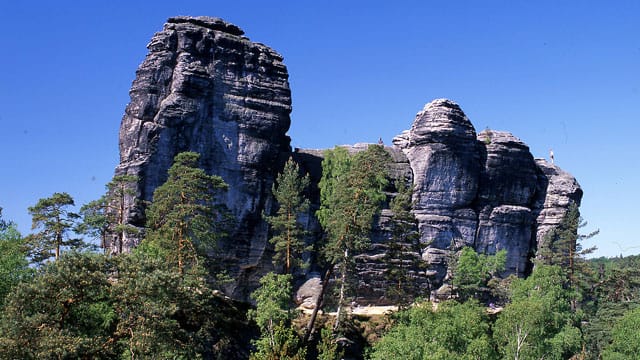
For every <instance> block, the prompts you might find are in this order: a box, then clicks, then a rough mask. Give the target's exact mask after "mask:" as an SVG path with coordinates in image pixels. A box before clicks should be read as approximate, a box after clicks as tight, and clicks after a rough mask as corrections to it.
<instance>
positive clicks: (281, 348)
mask: <svg viewBox="0 0 640 360" xmlns="http://www.w3.org/2000/svg"><path fill="white" fill-rule="evenodd" d="M291 279H292V277H291V274H285V275H278V274H274V273H268V274H267V275H265V276H263V277H262V278H261V279H260V287H259V288H258V289H257V290H255V291H254V292H253V293H252V294H251V298H252V299H254V300H255V301H256V309H255V310H249V314H248V316H249V318H251V319H253V320H254V321H255V322H256V323H257V324H258V327H259V328H260V331H261V333H262V336H261V337H260V339H258V340H257V341H255V343H254V345H255V346H256V351H255V352H254V353H253V354H252V356H251V358H252V359H274V360H275V359H304V357H305V353H306V351H305V349H304V347H302V344H301V342H300V339H299V337H298V334H297V333H296V332H295V331H294V330H293V328H291V326H290V323H291V320H292V319H293V314H292V312H291V310H290V309H291V292H292V290H291Z"/></svg>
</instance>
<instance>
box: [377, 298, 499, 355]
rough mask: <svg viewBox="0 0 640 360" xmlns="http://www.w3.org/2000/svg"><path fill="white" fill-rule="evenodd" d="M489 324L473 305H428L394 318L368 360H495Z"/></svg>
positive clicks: (475, 304) (446, 303) (414, 308)
mask: <svg viewBox="0 0 640 360" xmlns="http://www.w3.org/2000/svg"><path fill="white" fill-rule="evenodd" d="M495 358H496V356H495V353H494V350H493V344H492V342H491V338H490V335H489V321H488V318H487V315H486V313H485V310H484V308H483V307H481V306H479V305H478V304H477V303H475V302H472V301H471V302H466V303H458V302H453V301H447V302H443V303H440V304H439V305H438V308H437V310H434V309H433V308H432V306H431V303H424V304H421V305H419V306H415V307H412V308H410V309H407V310H405V311H402V312H400V313H399V314H398V315H397V323H396V324H395V325H394V326H393V327H392V328H391V330H390V331H389V332H388V333H387V334H386V335H384V337H383V338H382V339H381V340H380V341H379V342H378V343H376V344H375V345H374V346H373V351H372V352H371V359H373V360H376V359H384V360H388V359H416V360H418V359H420V360H421V359H495Z"/></svg>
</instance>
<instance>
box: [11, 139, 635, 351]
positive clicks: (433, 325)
mask: <svg viewBox="0 0 640 360" xmlns="http://www.w3.org/2000/svg"><path fill="white" fill-rule="evenodd" d="M199 157H200V155H199V154H197V153H193V152H184V153H180V154H178V155H176V157H175V158H174V162H173V165H172V166H171V168H170V169H169V171H168V178H167V181H166V182H165V183H164V184H163V185H161V186H159V187H158V188H157V189H156V190H155V192H154V194H153V201H152V202H151V203H150V204H149V205H148V206H147V211H146V221H147V223H146V227H145V228H144V229H139V228H136V227H132V226H131V225H129V224H127V223H126V222H125V216H124V213H123V211H124V210H123V209H124V201H125V198H126V196H127V194H128V192H129V191H131V190H130V189H131V186H130V185H131V184H132V183H133V182H135V181H136V180H137V179H136V178H135V177H133V176H130V175H118V176H115V177H114V178H113V179H112V181H111V182H110V183H109V184H107V186H106V191H105V194H104V196H102V197H101V198H100V199H97V200H95V201H92V202H90V203H88V204H84V205H82V206H81V207H80V208H79V211H77V212H76V211H75V210H74V209H75V208H76V207H75V206H76V204H75V203H74V200H73V198H72V196H71V195H69V194H67V193H54V194H52V196H51V197H48V198H43V199H40V200H39V201H38V202H37V203H36V204H34V205H33V206H32V207H30V208H29V209H28V211H29V213H30V214H31V216H32V220H33V224H32V232H31V233H30V234H20V233H19V232H18V230H17V226H16V224H15V223H13V222H12V221H11V220H10V219H4V218H2V217H1V212H0V318H1V319H0V358H2V359H247V358H248V359H272V360H275V359H323V360H330V359H516V360H518V359H636V358H637V357H638V355H637V354H640V332H638V330H637V329H639V328H640V307H638V304H640V256H628V257H619V258H597V259H593V258H591V259H590V258H588V255H589V254H590V253H592V251H593V248H583V247H582V243H583V241H584V240H585V239H587V238H589V237H591V236H593V235H595V233H591V234H582V233H581V229H582V228H583V226H584V224H585V222H584V220H583V219H582V218H581V217H580V213H579V209H578V207H577V206H572V207H570V209H569V211H568V212H567V215H566V216H565V218H564V220H563V221H562V223H561V224H560V225H559V226H558V227H557V228H555V229H554V230H553V231H551V232H550V233H549V234H547V236H546V238H545V241H544V246H542V247H541V248H539V249H537V251H536V254H534V257H533V259H532V261H533V263H534V267H533V269H532V270H531V272H530V274H529V275H528V276H526V277H522V278H518V277H516V276H514V275H509V276H505V274H504V269H505V261H506V257H507V254H506V252H504V251H499V252H497V253H496V254H493V255H487V254H479V253H476V252H475V251H474V250H473V249H471V248H468V247H465V248H462V249H460V250H459V251H457V252H456V253H455V255H453V256H452V257H451V258H450V259H448V261H449V262H450V263H451V264H453V266H452V271H451V274H449V275H450V276H448V282H449V283H448V286H449V287H450V293H449V296H448V297H447V298H446V299H433V298H430V296H429V293H428V292H425V291H424V289H422V288H421V287H418V286H415V283H414V282H413V281H412V278H413V277H414V276H415V272H414V271H413V270H412V269H416V268H418V269H422V270H421V271H428V269H427V268H426V266H427V265H426V264H425V263H424V262H423V261H422V259H421V256H420V244H419V242H418V240H419V236H418V234H417V230H416V226H415V224H416V220H415V218H414V216H413V214H412V212H411V208H412V187H411V184H406V183H405V182H403V181H401V180H395V181H396V182H397V183H394V184H390V181H392V180H390V177H389V176H388V174H387V168H388V163H389V161H390V159H389V155H388V153H386V152H385V151H384V148H383V147H382V146H378V145H370V146H369V147H368V148H367V149H366V150H364V151H361V152H357V153H355V154H350V153H349V152H348V151H347V150H345V149H344V148H341V147H335V148H334V149H332V150H327V151H325V154H324V160H323V162H322V179H321V181H320V183H319V188H320V197H321V203H320V208H319V209H318V210H317V211H316V214H315V215H316V217H317V219H318V221H319V223H320V224H321V226H322V229H323V232H324V236H323V237H322V239H323V241H322V242H321V243H320V244H314V246H313V247H310V246H309V244H307V243H305V241H304V238H305V234H304V227H303V226H302V224H301V223H300V216H299V215H300V214H301V213H303V212H305V211H307V210H308V207H309V201H308V199H307V198H306V197H305V194H306V193H307V192H306V188H307V187H308V186H309V178H308V176H307V175H306V174H303V173H302V172H301V170H300V169H299V167H298V165H297V164H296V163H295V162H294V161H292V160H289V161H288V162H287V163H286V164H285V166H284V169H283V170H282V172H281V173H280V174H279V176H278V178H277V179H276V183H275V184H274V186H273V189H272V193H273V197H274V198H275V200H276V202H277V204H278V208H277V212H275V213H273V214H271V215H264V216H265V219H266V221H267V223H268V224H269V226H270V228H271V229H270V234H272V236H271V238H270V239H269V242H270V244H271V246H272V247H273V258H272V262H273V269H274V271H272V272H269V273H267V274H265V275H264V276H263V277H262V278H261V279H260V286H259V287H258V288H257V289H256V290H255V291H254V292H253V293H252V294H251V299H252V300H253V302H252V303H244V302H239V301H236V300H233V299H231V298H230V297H229V296H227V295H226V294H225V284H226V283H228V282H229V281H230V279H229V274H227V272H226V271H225V265H224V259H223V255H224V254H222V253H221V251H219V247H218V243H219V242H220V241H221V239H223V238H225V237H226V236H229V234H228V231H227V229H228V228H229V226H230V225H229V223H230V222H231V221H233V220H232V217H231V216H230V215H229V214H228V212H227V209H225V207H224V206H222V205H221V204H220V201H219V198H220V195H221V194H223V193H224V192H225V191H226V190H227V188H228V185H227V184H226V183H225V182H224V181H223V179H222V178H220V177H218V176H214V175H209V174H207V173H205V171H204V170H202V169H201V168H200V167H199ZM389 185H392V186H394V187H395V188H396V189H397V190H398V191H397V196H395V197H394V198H393V199H391V200H390V203H389V208H390V209H391V210H392V214H393V215H392V217H391V220H390V224H389V229H388V231H389V234H390V242H389V243H388V244H387V246H388V251H387V252H386V254H387V255H386V256H387V258H386V259H385V261H388V270H387V271H386V274H385V276H386V277H387V279H388V280H389V282H390V283H391V284H393V286H390V287H389V288H388V289H387V291H388V294H387V296H388V297H389V298H391V299H393V300H394V303H395V305H396V307H397V309H398V310H397V311H392V312H388V313H385V314H373V315H361V314H356V313H355V312H354V311H353V310H354V307H355V306H357V305H354V301H353V299H354V296H355V295H354V288H355V285H356V284H357V281H358V273H357V271H356V263H355V259H356V255H358V254H360V253H362V252H363V251H365V250H366V249H367V248H368V247H369V246H370V245H371V239H370V233H371V230H372V226H373V224H374V220H375V218H376V217H377V216H378V215H379V212H380V209H381V206H382V204H383V203H384V202H385V201H389V199H388V198H387V194H386V193H385V192H384V189H385V188H387V187H388V186H389ZM138 232H140V233H141V236H143V239H144V240H143V241H142V242H141V244H140V245H139V246H137V247H136V248H135V249H134V250H133V251H131V252H129V253H128V252H126V251H125V252H122V251H120V252H114V253H109V251H107V247H106V246H105V244H106V243H107V241H111V242H113V243H115V244H116V247H118V246H120V247H122V243H123V241H124V239H125V238H126V237H127V235H128V234H132V233H138ZM308 254H313V256H315V258H316V259H317V260H316V261H317V262H318V263H319V264H321V266H322V268H323V273H322V288H321V293H320V294H319V296H318V298H317V302H316V306H315V308H314V310H313V311H312V312H310V313H304V312H301V311H299V310H298V309H297V308H296V305H295V303H294V287H295V286H296V284H298V283H299V279H298V277H299V276H300V273H301V272H300V270H301V269H304V268H305V267H306V266H308V263H307V261H306V259H308V258H309V257H308V256H307V255H308Z"/></svg>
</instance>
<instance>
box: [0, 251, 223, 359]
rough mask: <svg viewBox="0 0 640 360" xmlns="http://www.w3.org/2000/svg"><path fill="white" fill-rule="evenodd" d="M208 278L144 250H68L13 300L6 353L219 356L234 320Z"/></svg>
mask: <svg viewBox="0 0 640 360" xmlns="http://www.w3.org/2000/svg"><path fill="white" fill-rule="evenodd" d="M205 275H206V273H205V272H204V271H203V270H202V269H197V268H195V267H192V268H190V269H189V272H187V273H185V274H179V273H177V272H176V271H175V269H174V268H173V267H172V266H169V264H167V263H166V262H165V261H164V260H163V259H160V258H156V257H153V256H150V254H146V253H141V252H139V251H136V252H134V253H133V254H122V255H120V256H118V257H105V256H104V255H98V254H91V253H76V252H67V253H65V254H63V256H62V257H61V258H60V259H59V261H56V262H52V263H49V264H47V265H46V266H43V267H42V268H41V270H40V272H39V273H38V274H37V276H35V277H34V278H33V280H32V281H29V282H22V283H21V284H19V285H18V286H17V287H16V288H15V290H14V291H13V292H12V293H11V294H10V295H9V296H8V297H7V303H6V306H5V308H4V311H3V312H2V314H1V318H0V358H3V359H4V358H7V359H50V358H78V359H80V358H82V359H89V358H90V359H118V358H128V359H131V358H160V359H168V358H170V359H194V358H199V357H201V356H208V357H212V356H213V354H214V352H216V349H218V350H219V349H220V345H219V344H220V343H221V342H223V343H224V342H225V341H226V342H229V340H225V332H226V331H228V329H229V325H227V324H224V321H225V320H223V319H221V316H222V315H223V313H222V311H223V310H222V309H223V308H224V307H223V306H222V305H221V303H220V301H218V300H217V297H216V296H215V294H214V292H213V291H212V290H211V289H210V288H209V287H208V286H207V283H206V280H205V279H206V278H205Z"/></svg>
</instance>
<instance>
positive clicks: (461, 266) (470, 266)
mask: <svg viewBox="0 0 640 360" xmlns="http://www.w3.org/2000/svg"><path fill="white" fill-rule="evenodd" d="M506 261H507V252H506V250H500V251H498V252H497V253H496V254H495V255H486V254H478V253H476V252H475V250H473V248H471V247H464V248H463V249H462V250H461V251H460V253H459V254H458V257H457V259H456V260H455V262H454V264H453V285H454V286H455V287H456V288H457V290H458V293H459V295H460V297H461V298H462V299H463V300H464V299H469V298H471V297H473V296H474V295H477V294H478V292H479V291H481V290H482V289H483V288H486V286H487V283H488V281H489V280H490V279H491V278H492V277H493V276H495V275H496V274H497V273H498V272H500V271H503V270H504V267H505V264H506Z"/></svg>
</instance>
